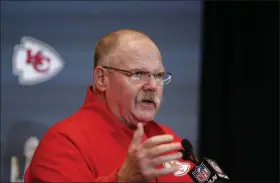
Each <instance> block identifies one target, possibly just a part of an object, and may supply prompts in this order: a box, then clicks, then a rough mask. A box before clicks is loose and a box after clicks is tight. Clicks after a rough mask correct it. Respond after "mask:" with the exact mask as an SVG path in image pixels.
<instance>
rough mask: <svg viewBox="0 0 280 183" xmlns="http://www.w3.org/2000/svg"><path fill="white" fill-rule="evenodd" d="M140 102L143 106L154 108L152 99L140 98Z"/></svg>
mask: <svg viewBox="0 0 280 183" xmlns="http://www.w3.org/2000/svg"><path fill="white" fill-rule="evenodd" d="M140 104H141V105H142V106H143V107H145V108H155V107H156V103H155V102H154V101H152V100H142V101H141V102H140Z"/></svg>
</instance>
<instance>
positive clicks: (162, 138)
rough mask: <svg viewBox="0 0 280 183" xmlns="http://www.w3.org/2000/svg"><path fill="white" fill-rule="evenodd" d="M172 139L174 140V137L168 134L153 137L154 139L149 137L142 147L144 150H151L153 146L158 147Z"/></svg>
mask: <svg viewBox="0 0 280 183" xmlns="http://www.w3.org/2000/svg"><path fill="white" fill-rule="evenodd" d="M173 139H174V137H173V136H172V135H168V134H165V135H158V136H154V137H151V138H149V139H148V140H146V141H145V142H144V143H143V147H144V148H151V147H154V146H155V145H158V144H163V143H167V142H171V141H172V140H173Z"/></svg>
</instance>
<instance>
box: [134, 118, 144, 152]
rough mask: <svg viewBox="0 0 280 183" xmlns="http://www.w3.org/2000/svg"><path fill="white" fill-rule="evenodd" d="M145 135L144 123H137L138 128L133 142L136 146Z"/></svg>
mask: <svg viewBox="0 0 280 183" xmlns="http://www.w3.org/2000/svg"><path fill="white" fill-rule="evenodd" d="M143 135H144V129H143V124H142V123H137V129H136V131H135V132H134V135H133V139H132V144H133V145H134V146H136V147H137V146H139V145H141V142H142V137H143Z"/></svg>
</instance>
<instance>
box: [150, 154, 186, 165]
mask: <svg viewBox="0 0 280 183" xmlns="http://www.w3.org/2000/svg"><path fill="white" fill-rule="evenodd" d="M182 156H183V155H182V153H180V152H177V153H173V154H168V155H164V156H158V157H156V158H154V159H152V160H151V165H152V166H158V165H160V164H163V163H166V162H168V161H171V160H178V159H180V158H182Z"/></svg>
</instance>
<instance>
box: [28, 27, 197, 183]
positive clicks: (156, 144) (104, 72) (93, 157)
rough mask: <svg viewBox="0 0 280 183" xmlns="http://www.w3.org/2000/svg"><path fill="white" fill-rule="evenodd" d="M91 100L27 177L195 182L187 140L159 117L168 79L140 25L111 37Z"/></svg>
mask: <svg viewBox="0 0 280 183" xmlns="http://www.w3.org/2000/svg"><path fill="white" fill-rule="evenodd" d="M94 63H95V65H94V74H93V78H94V84H93V86H92V87H89V88H88V90H87V94H86V99H85V102H84V104H83V106H82V107H81V108H80V109H79V110H78V111H77V112H76V113H75V114H73V115H72V116H70V117H69V118H67V119H65V120H63V121H61V122H59V123H57V124H55V125H54V126H53V127H52V128H51V129H49V130H48V132H47V133H46V134H45V136H44V137H43V138H42V140H41V142H40V144H39V146H38V147H37V149H36V152H35V154H34V156H33V160H32V162H31V164H30V167H29V168H28V169H27V171H26V173H25V182H35V181H39V182H146V181H147V182H149V181H155V182H164V181H171V182H180V181H182V182H190V181H191V179H190V177H189V176H188V175H187V173H188V171H189V170H190V169H191V168H192V167H193V164H192V163H191V162H184V161H183V160H182V159H181V158H182V154H181V153H180V152H178V150H180V149H181V145H180V141H181V140H180V139H179V138H178V137H177V136H176V135H175V134H174V133H173V132H172V131H171V130H170V129H169V128H168V127H166V126H163V125H159V124H157V123H156V122H154V121H153V120H154V117H155V115H156V113H157V111H158V110H159V108H160V105H161V99H162V93H163V85H165V84H168V83H169V82H170V79H171V73H167V72H166V71H165V70H164V67H163V64H162V58H161V54H160V51H159V49H158V48H157V46H156V45H155V43H154V42H153V41H152V40H151V38H150V37H148V36H147V35H145V34H144V33H142V32H139V31H135V30H118V31H115V32H113V33H110V34H108V35H106V36H104V37H103V38H102V39H101V40H100V41H99V42H98V44H97V46H96V49H95V56H94Z"/></svg>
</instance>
